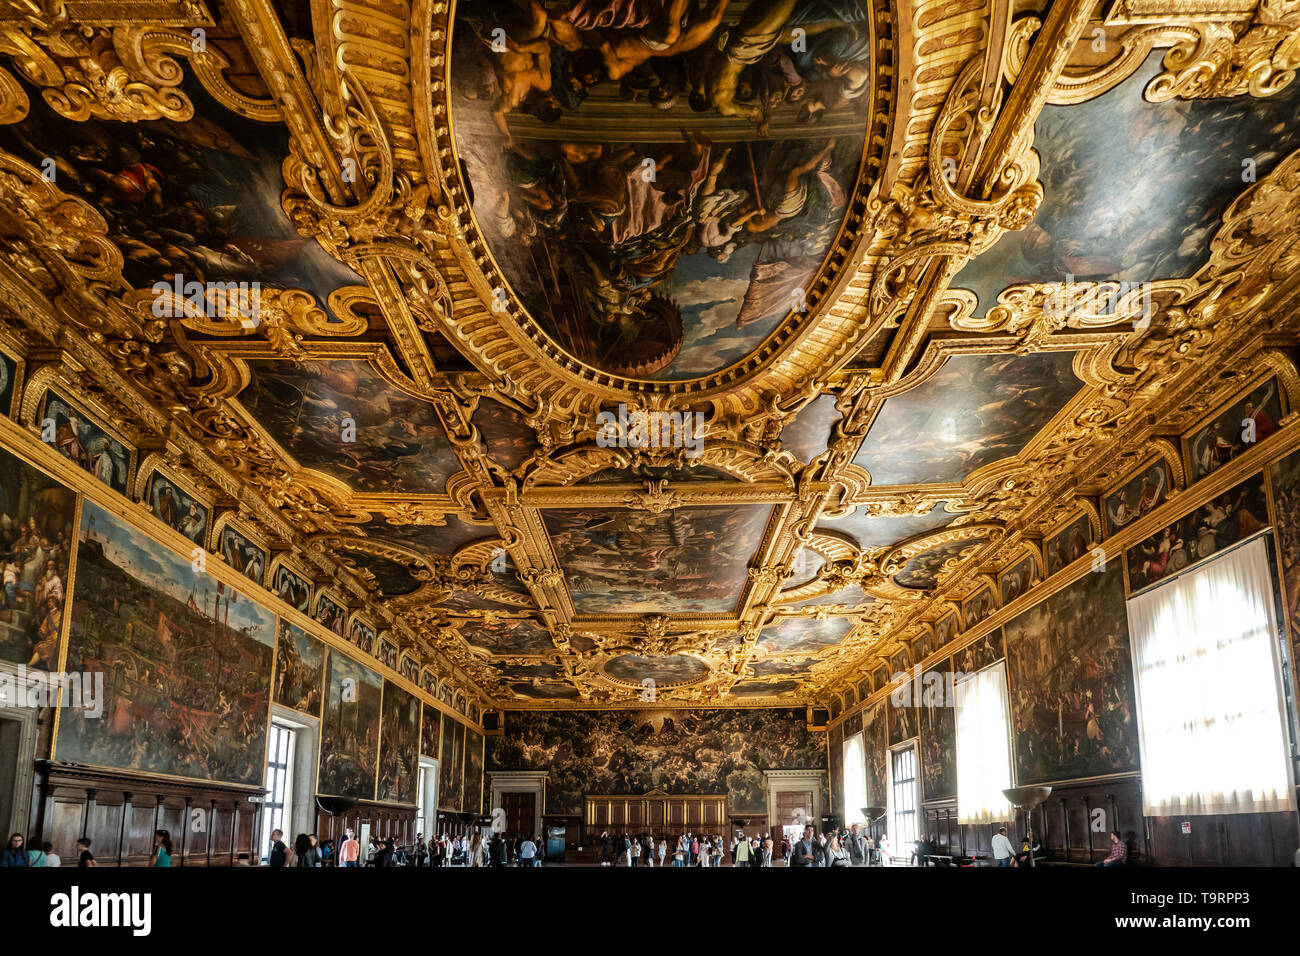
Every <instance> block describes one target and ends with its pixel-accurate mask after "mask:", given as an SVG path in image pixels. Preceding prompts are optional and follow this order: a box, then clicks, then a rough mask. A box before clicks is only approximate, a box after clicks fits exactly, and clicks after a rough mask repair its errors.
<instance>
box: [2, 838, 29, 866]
mask: <svg viewBox="0 0 1300 956" xmlns="http://www.w3.org/2000/svg"><path fill="white" fill-rule="evenodd" d="M26 865H27V847H25V846H23V835H22V834H21V833H15V834H14V835H13V836H11V837H10V838H9V845H8V846H6V847H5V848H4V852H3V853H0V866H26Z"/></svg>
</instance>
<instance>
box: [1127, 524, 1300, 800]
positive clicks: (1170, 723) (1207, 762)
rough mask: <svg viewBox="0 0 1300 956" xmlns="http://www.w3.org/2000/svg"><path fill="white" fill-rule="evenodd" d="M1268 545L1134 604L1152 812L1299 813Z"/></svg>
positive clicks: (1260, 543)
mask: <svg viewBox="0 0 1300 956" xmlns="http://www.w3.org/2000/svg"><path fill="white" fill-rule="evenodd" d="M1269 545H1270V539H1269V538H1268V537H1267V536H1262V537H1257V538H1255V539H1253V540H1251V541H1250V542H1248V543H1247V544H1244V545H1240V546H1238V547H1236V548H1235V549H1233V550H1231V551H1228V552H1225V553H1224V554H1222V555H1220V556H1218V557H1216V558H1214V559H1213V560H1211V561H1208V562H1207V563H1205V564H1204V565H1202V566H1200V567H1196V568H1193V569H1191V570H1188V571H1186V572H1184V573H1183V574H1182V575H1181V576H1180V577H1177V578H1174V579H1172V580H1169V581H1168V582H1167V583H1164V584H1161V585H1158V586H1157V587H1155V588H1152V589H1151V590H1150V591H1146V592H1143V593H1141V594H1138V595H1136V596H1135V597H1133V598H1132V599H1130V600H1129V604H1128V614H1129V631H1130V635H1131V639H1132V645H1133V672H1134V684H1135V686H1136V690H1137V714H1138V730H1139V739H1140V741H1141V747H1142V800H1143V804H1144V812H1145V813H1146V814H1147V815H1148V816H1184V815H1192V814H1211V813H1213V814H1222V813H1265V812H1276V811H1289V810H1294V809H1295V786H1294V783H1293V781H1292V768H1291V760H1290V741H1289V734H1288V727H1287V723H1288V717H1287V713H1286V703H1285V700H1286V698H1285V693H1284V690H1283V675H1282V670H1281V661H1280V657H1279V653H1278V647H1277V641H1278V623H1277V618H1276V615H1275V613H1274V607H1275V605H1274V590H1273V587H1274V586H1273V572H1272V569H1271V568H1270V567H1269V562H1268V552H1267V550H1266V549H1267V548H1268V547H1269Z"/></svg>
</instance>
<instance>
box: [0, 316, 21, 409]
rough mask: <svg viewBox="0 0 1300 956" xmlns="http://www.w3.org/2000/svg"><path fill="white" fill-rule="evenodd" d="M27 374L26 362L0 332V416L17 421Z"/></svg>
mask: <svg viewBox="0 0 1300 956" xmlns="http://www.w3.org/2000/svg"><path fill="white" fill-rule="evenodd" d="M26 372H27V360H26V359H25V358H24V357H23V353H22V351H21V350H19V349H18V348H17V347H16V346H14V345H11V343H10V341H9V337H8V336H7V335H5V334H4V333H3V332H0V415H3V416H5V417H6V418H12V419H13V420H14V421H18V416H19V414H20V413H21V411H22V407H23V389H24V387H25V386H26V382H24V381H23V378H24V376H25V374H26Z"/></svg>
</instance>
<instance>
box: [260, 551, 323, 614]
mask: <svg viewBox="0 0 1300 956" xmlns="http://www.w3.org/2000/svg"><path fill="white" fill-rule="evenodd" d="M266 590H267V591H270V592H271V593H272V594H274V595H275V596H276V597H278V598H279V599H280V600H281V601H283V602H284V603H285V604H287V605H288V606H289V607H291V608H293V609H294V610H295V611H301V612H302V613H303V614H307V615H308V616H309V617H310V614H309V613H308V612H309V611H310V610H311V604H312V595H313V593H315V587H314V586H313V585H312V583H311V577H310V576H309V575H308V574H307V573H306V572H305V571H304V570H303V568H302V566H301V565H300V564H298V562H296V561H294V560H293V559H291V558H289V557H288V556H287V555H284V554H277V555H275V556H274V557H273V558H272V559H271V566H270V567H269V568H267V572H266Z"/></svg>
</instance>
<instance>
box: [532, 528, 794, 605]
mask: <svg viewBox="0 0 1300 956" xmlns="http://www.w3.org/2000/svg"><path fill="white" fill-rule="evenodd" d="M771 513H772V509H771V508H770V507H767V506H765V505H736V506H732V507H722V508H712V507H704V508H678V509H675V510H672V511H668V512H666V513H664V514H652V513H648V512H638V511H633V510H631V509H626V508H611V509H608V510H604V511H585V510H557V511H548V512H546V513H545V514H544V516H543V520H544V521H545V523H546V530H547V531H548V532H549V534H550V536H551V542H552V543H553V545H554V547H555V554H556V557H557V559H558V560H559V564H560V567H561V568H562V569H563V570H564V576H565V581H566V582H567V583H568V586H569V593H570V594H571V595H572V597H573V606H574V608H576V609H577V611H578V613H579V614H635V613H641V612H658V613H663V612H668V611H676V612H710V613H725V612H728V611H732V610H734V609H735V607H736V605H737V604H738V603H739V597H740V593H741V591H742V589H743V587H744V584H745V581H746V579H747V576H748V571H747V569H748V565H749V561H750V559H751V558H752V557H753V555H754V552H755V550H756V549H757V545H758V543H759V540H760V538H761V537H762V534H763V529H764V527H765V526H766V524H767V522H768V519H769V518H770V516H771Z"/></svg>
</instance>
